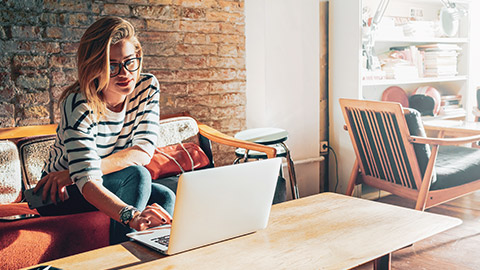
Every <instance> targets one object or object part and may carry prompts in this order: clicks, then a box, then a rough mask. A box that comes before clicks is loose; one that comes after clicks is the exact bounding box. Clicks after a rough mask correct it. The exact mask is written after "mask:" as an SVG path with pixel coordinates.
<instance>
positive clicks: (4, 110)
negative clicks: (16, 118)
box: [0, 103, 15, 119]
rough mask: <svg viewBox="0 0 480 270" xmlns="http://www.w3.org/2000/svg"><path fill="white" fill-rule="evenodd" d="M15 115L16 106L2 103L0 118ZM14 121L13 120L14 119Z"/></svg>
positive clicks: (0, 104) (0, 105)
mask: <svg viewBox="0 0 480 270" xmlns="http://www.w3.org/2000/svg"><path fill="white" fill-rule="evenodd" d="M13 115H15V105H14V104H12V103H0V118H3V117H11V116H13ZM12 119H13V118H12Z"/></svg>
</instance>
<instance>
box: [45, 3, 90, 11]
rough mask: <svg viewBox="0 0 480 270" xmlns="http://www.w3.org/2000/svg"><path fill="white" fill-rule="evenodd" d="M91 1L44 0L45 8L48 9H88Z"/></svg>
mask: <svg viewBox="0 0 480 270" xmlns="http://www.w3.org/2000/svg"><path fill="white" fill-rule="evenodd" d="M90 4H91V2H90V1H72V0H58V1H57V0H44V5H43V8H44V9H46V10H58V11H77V12H82V11H88V10H89V7H90Z"/></svg>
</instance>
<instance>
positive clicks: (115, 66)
mask: <svg viewBox="0 0 480 270" xmlns="http://www.w3.org/2000/svg"><path fill="white" fill-rule="evenodd" d="M141 61H142V58H141V57H136V58H130V59H128V60H127V61H125V62H121V63H110V78H113V77H115V76H117V75H118V74H120V71H121V69H122V66H123V67H125V69H126V70H128V71H130V72H134V71H137V70H138V69H139V68H140V62H141Z"/></svg>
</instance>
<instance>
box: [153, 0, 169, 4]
mask: <svg viewBox="0 0 480 270" xmlns="http://www.w3.org/2000/svg"><path fill="white" fill-rule="evenodd" d="M148 3H149V4H153V5H171V4H172V3H173V0H148Z"/></svg>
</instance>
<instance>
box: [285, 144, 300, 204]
mask: <svg viewBox="0 0 480 270" xmlns="http://www.w3.org/2000/svg"><path fill="white" fill-rule="evenodd" d="M280 145H281V146H282V147H283V149H285V152H286V157H285V158H286V159H287V165H288V166H287V167H288V176H289V177H290V187H291V189H292V198H293V199H298V198H300V194H299V192H298V185H297V177H296V175H295V167H294V165H293V160H292V157H291V155H290V150H289V149H288V147H287V146H286V145H285V144H284V143H283V142H282V143H280Z"/></svg>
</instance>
